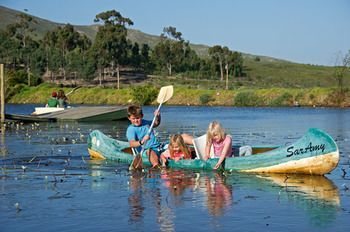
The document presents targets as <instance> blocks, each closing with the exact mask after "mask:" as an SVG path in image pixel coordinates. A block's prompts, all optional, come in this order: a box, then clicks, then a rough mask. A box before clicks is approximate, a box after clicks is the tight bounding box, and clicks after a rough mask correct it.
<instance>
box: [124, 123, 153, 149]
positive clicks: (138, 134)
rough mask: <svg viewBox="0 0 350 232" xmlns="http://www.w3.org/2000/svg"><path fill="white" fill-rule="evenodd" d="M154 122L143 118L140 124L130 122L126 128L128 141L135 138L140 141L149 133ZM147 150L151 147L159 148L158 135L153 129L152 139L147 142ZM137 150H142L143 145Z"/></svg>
mask: <svg viewBox="0 0 350 232" xmlns="http://www.w3.org/2000/svg"><path fill="white" fill-rule="evenodd" d="M151 124H152V121H148V120H144V119H142V122H141V125H140V126H135V125H133V124H130V125H129V126H128V128H127V129H126V137H127V139H128V141H131V140H135V141H140V140H142V138H143V137H145V136H146V135H147V132H148V130H149V128H150V126H151ZM144 146H145V150H147V149H150V148H158V147H159V146H160V143H159V142H158V141H157V138H156V136H155V135H154V133H153V130H152V131H151V134H150V139H149V140H148V141H147V142H146V144H145V145H144ZM137 150H138V151H139V152H140V151H141V146H140V147H137Z"/></svg>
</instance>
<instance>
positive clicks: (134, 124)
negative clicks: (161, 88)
mask: <svg viewBox="0 0 350 232" xmlns="http://www.w3.org/2000/svg"><path fill="white" fill-rule="evenodd" d="M127 111H128V119H129V120H130V122H131V124H130V125H129V126H128V128H127V129H126V137H127V138H128V141H129V144H130V147H136V148H137V151H138V152H141V149H142V146H143V145H144V146H145V150H146V151H147V155H148V157H149V161H150V162H151V164H152V167H156V166H158V165H159V162H158V155H159V147H160V143H159V142H158V141H157V138H156V136H155V135H154V133H153V130H152V131H151V133H150V135H147V133H148V130H149V128H150V126H151V124H152V121H148V120H145V119H143V113H142V108H141V107H140V106H136V105H132V106H129V107H128V110H127ZM154 115H155V117H156V119H155V121H154V127H157V126H158V125H159V124H160V120H161V117H160V112H159V111H158V110H156V111H154Z"/></svg>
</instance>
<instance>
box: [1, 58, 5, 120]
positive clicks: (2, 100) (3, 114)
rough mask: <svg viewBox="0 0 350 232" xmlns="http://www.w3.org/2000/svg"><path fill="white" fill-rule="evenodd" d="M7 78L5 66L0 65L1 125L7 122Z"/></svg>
mask: <svg viewBox="0 0 350 232" xmlns="http://www.w3.org/2000/svg"><path fill="white" fill-rule="evenodd" d="M4 86H5V77H4V64H0V92H1V93H0V94H1V96H0V98H1V112H0V114H1V124H2V125H3V124H4V122H5V87H4Z"/></svg>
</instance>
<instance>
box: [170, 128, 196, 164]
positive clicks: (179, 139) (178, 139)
mask: <svg viewBox="0 0 350 232" xmlns="http://www.w3.org/2000/svg"><path fill="white" fill-rule="evenodd" d="M173 144H177V145H178V146H179V148H180V151H181V152H182V153H184V155H185V157H184V158H185V159H191V153H190V151H189V149H188V147H187V146H186V144H185V141H184V139H183V138H182V136H181V135H180V134H176V135H172V136H170V143H169V153H170V158H172V159H174V150H173Z"/></svg>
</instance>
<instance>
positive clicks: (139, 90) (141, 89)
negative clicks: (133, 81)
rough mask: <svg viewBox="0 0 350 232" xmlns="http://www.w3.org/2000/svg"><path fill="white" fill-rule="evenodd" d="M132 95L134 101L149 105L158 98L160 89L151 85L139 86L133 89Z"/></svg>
mask: <svg viewBox="0 0 350 232" xmlns="http://www.w3.org/2000/svg"><path fill="white" fill-rule="evenodd" d="M131 95H132V96H133V99H134V102H136V103H138V104H140V105H149V104H151V103H152V102H153V101H154V100H155V99H156V98H157V95H158V90H157V89H156V88H154V87H152V86H149V85H145V86H138V87H135V88H132V89H131Z"/></svg>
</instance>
